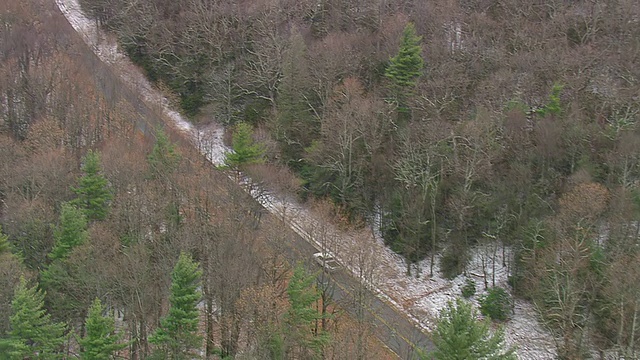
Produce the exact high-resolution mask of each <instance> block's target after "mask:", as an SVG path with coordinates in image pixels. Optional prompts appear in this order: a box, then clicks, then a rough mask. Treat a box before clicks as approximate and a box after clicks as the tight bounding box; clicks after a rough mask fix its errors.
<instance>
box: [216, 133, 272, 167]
mask: <svg viewBox="0 0 640 360" xmlns="http://www.w3.org/2000/svg"><path fill="white" fill-rule="evenodd" d="M252 133H253V131H252V129H251V125H249V124H247V123H243V122H241V123H238V124H237V125H236V131H235V133H234V134H233V143H232V144H233V152H230V153H227V154H226V159H225V161H224V162H225V164H226V165H227V166H229V167H231V168H237V167H238V166H240V165H244V164H255V163H259V162H261V161H262V156H263V155H264V149H263V148H262V146H260V144H256V143H254V141H253V139H252Z"/></svg>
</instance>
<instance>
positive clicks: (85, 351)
mask: <svg viewBox="0 0 640 360" xmlns="http://www.w3.org/2000/svg"><path fill="white" fill-rule="evenodd" d="M103 312H104V308H103V307H102V303H100V299H95V300H94V301H93V304H91V308H89V315H88V316H87V320H86V322H85V330H86V332H87V333H86V335H85V337H83V338H82V339H81V340H80V345H81V346H82V349H81V351H80V358H81V359H83V360H109V359H114V358H115V355H114V354H115V353H116V352H117V351H118V350H122V349H124V348H125V347H127V344H126V343H121V342H120V340H121V339H122V336H121V335H120V334H116V333H115V330H116V329H115V326H114V320H113V317H111V316H104V315H103Z"/></svg>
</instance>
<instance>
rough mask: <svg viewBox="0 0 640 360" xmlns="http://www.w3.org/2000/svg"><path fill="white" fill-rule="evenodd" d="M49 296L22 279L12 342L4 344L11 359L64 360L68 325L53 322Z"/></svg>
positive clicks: (16, 296)
mask: <svg viewBox="0 0 640 360" xmlns="http://www.w3.org/2000/svg"><path fill="white" fill-rule="evenodd" d="M44 297H45V294H44V293H43V292H42V291H40V290H37V289H36V287H35V286H34V287H28V286H27V281H26V280H25V279H24V278H20V283H19V284H18V286H17V287H16V290H15V293H14V297H13V301H12V302H11V316H10V317H9V325H10V327H11V330H10V331H9V337H8V339H4V340H2V344H1V345H0V349H5V350H6V352H7V355H8V358H9V359H47V360H48V359H62V358H63V357H64V356H63V351H62V344H63V343H64V340H65V339H64V331H65V325H64V324H60V323H53V322H51V316H50V315H49V314H47V312H46V310H45V309H44Z"/></svg>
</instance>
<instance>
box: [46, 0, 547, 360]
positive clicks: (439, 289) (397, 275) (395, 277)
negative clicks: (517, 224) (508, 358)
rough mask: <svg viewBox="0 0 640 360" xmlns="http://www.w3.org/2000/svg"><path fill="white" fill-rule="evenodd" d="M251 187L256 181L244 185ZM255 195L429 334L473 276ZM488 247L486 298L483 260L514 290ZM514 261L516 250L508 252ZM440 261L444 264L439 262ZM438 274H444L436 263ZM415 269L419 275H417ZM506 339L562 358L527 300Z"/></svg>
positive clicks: (144, 87) (525, 350)
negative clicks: (408, 261)
mask: <svg viewBox="0 0 640 360" xmlns="http://www.w3.org/2000/svg"><path fill="white" fill-rule="evenodd" d="M56 3H57V5H58V7H59V8H60V10H61V11H62V12H63V14H64V15H65V16H66V18H67V19H68V20H69V22H70V23H71V25H72V26H73V27H74V29H75V30H76V31H77V32H78V33H79V34H80V35H81V36H82V37H83V39H84V41H85V42H86V43H87V45H89V47H90V48H91V49H93V51H94V52H95V53H96V55H97V56H98V57H99V58H100V59H101V60H102V61H104V62H105V63H107V64H109V65H110V66H111V67H112V68H113V69H114V71H116V72H117V73H118V74H119V75H120V76H121V77H122V78H123V79H124V80H125V82H126V83H127V84H128V85H129V86H130V87H131V88H132V89H133V90H136V91H137V92H139V93H140V94H141V95H142V96H143V98H144V100H145V101H146V102H147V103H148V104H150V105H152V106H156V107H159V108H161V109H162V112H163V113H164V115H165V116H166V117H167V118H170V119H171V120H172V121H173V122H174V126H175V127H176V128H177V129H180V130H181V131H184V132H185V133H187V134H189V135H190V136H191V138H192V139H193V143H194V146H196V147H197V148H198V149H199V150H200V151H201V152H202V153H203V154H205V155H206V156H207V158H208V159H209V160H210V161H211V162H212V164H214V165H221V164H222V163H223V162H224V154H225V152H228V151H230V149H228V148H227V147H226V146H225V145H224V144H223V142H222V135H223V133H224V130H223V129H222V127H221V126H220V125H218V124H216V123H211V124H209V125H207V126H205V127H202V128H199V129H196V128H195V127H194V126H193V125H191V123H189V122H188V121H187V120H186V119H185V118H184V117H182V116H181V115H180V114H179V113H178V112H176V111H175V110H172V109H171V106H170V102H169V100H168V99H167V98H166V97H165V96H163V95H162V93H161V92H160V91H158V90H157V89H156V88H155V87H154V86H153V85H152V84H151V83H150V82H149V81H148V80H147V79H146V78H145V76H144V74H143V73H142V72H141V71H140V70H139V69H138V68H137V67H136V66H135V65H133V64H132V63H131V62H130V61H129V59H128V58H127V57H126V56H125V55H123V53H122V52H121V51H119V49H118V47H117V44H116V41H115V39H114V38H113V37H110V36H108V35H106V34H104V33H103V32H102V31H100V30H99V29H98V28H97V26H96V24H95V22H94V21H93V20H91V19H88V18H87V17H86V16H85V15H84V14H83V13H82V12H81V11H80V6H79V4H78V0H56ZM242 182H243V183H244V184H245V185H247V184H248V183H250V180H249V179H247V178H244V180H243V181H242ZM252 194H253V195H254V196H255V197H256V198H257V200H258V201H260V202H261V203H262V204H263V205H264V206H265V207H266V208H267V209H268V210H269V211H271V212H272V213H274V214H277V215H279V216H283V217H284V218H285V219H286V221H287V222H288V223H289V225H290V226H291V228H292V229H294V230H295V231H296V232H298V233H299V234H300V235H302V236H303V237H305V238H306V239H307V240H309V241H310V242H311V243H312V244H314V245H315V246H316V247H317V248H318V249H329V250H330V251H331V252H333V253H334V254H335V256H336V257H337V259H338V260H340V261H341V263H342V264H343V265H344V266H346V267H347V268H349V269H350V270H351V271H352V272H354V274H362V273H366V275H365V276H363V280H364V281H366V282H367V283H368V284H369V285H370V286H371V287H372V288H373V289H374V290H376V291H377V292H378V294H379V296H380V297H381V298H383V299H384V300H385V301H387V302H389V303H392V304H393V305H395V306H396V307H397V308H398V309H400V310H401V311H403V312H405V313H406V314H407V315H408V316H409V317H410V318H412V319H413V320H414V321H415V322H416V323H417V324H419V325H420V326H422V327H423V328H424V329H427V330H431V329H433V328H434V324H435V319H436V318H437V316H438V312H439V310H440V309H442V308H443V307H444V306H445V305H446V303H447V302H448V301H453V300H454V299H455V298H456V297H458V296H460V294H461V288H462V286H464V284H465V281H466V277H465V276H463V275H460V276H458V277H457V278H455V279H453V280H451V281H450V280H446V279H444V278H442V277H441V276H440V275H439V273H437V272H436V273H435V274H434V277H429V276H428V274H429V265H430V264H429V261H428V260H425V261H423V262H421V263H420V264H419V267H420V268H421V269H422V271H421V276H420V278H416V277H415V276H407V275H406V265H405V263H404V261H403V259H402V258H401V257H400V256H398V255H397V254H395V253H393V252H392V251H391V250H389V249H388V248H387V247H385V246H384V245H383V243H382V240H381V239H380V236H379V234H378V235H376V232H375V231H359V232H350V231H346V230H342V229H339V228H338V227H336V226H333V225H331V224H329V223H327V222H326V221H324V220H322V217H321V216H320V215H319V214H318V213H317V212H314V211H312V210H310V209H307V208H306V207H304V206H302V205H301V204H299V203H298V202H297V201H296V200H295V199H294V198H292V197H288V196H286V195H281V194H280V195H279V194H276V193H269V192H265V191H253V192H252ZM488 252H491V251H490V249H487V248H478V249H477V251H475V252H474V256H473V259H472V262H471V265H470V267H469V272H468V274H469V276H471V277H472V278H473V280H475V281H476V288H477V289H478V294H476V298H477V297H478V295H480V293H481V289H483V280H482V278H481V277H479V276H478V275H481V274H483V270H482V268H483V266H482V264H483V259H484V264H485V268H486V271H487V276H488V279H489V280H488V281H489V285H490V286H491V284H492V276H491V269H492V264H491V259H492V258H493V260H494V261H496V266H495V269H496V274H495V275H496V276H495V278H496V279H495V280H496V285H497V286H502V287H505V288H507V277H508V275H509V274H508V271H507V269H506V268H504V267H503V266H502V251H501V250H499V251H497V256H496V257H492V256H487V254H488ZM506 254H507V256H508V255H509V251H506ZM436 261H437V259H436ZM435 269H438V266H437V264H436V267H435ZM414 270H415V269H414ZM504 326H505V334H506V338H507V342H508V343H509V344H510V345H515V346H517V347H518V358H519V359H523V360H534V359H535V360H543V359H553V358H555V345H554V342H553V339H552V337H551V335H550V334H549V333H548V332H546V331H545V330H544V329H543V328H542V327H541V326H540V324H539V323H538V321H537V319H536V316H535V311H534V309H533V306H532V305H531V304H530V303H527V302H524V301H522V300H516V303H515V309H514V314H513V316H512V319H511V320H509V321H507V322H506V323H505V324H504Z"/></svg>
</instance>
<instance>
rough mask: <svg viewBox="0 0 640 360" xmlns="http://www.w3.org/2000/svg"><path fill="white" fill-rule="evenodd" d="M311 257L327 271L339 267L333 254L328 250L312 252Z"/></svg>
mask: <svg viewBox="0 0 640 360" xmlns="http://www.w3.org/2000/svg"><path fill="white" fill-rule="evenodd" d="M313 259H314V260H315V261H316V262H317V263H318V265H320V266H321V267H322V268H323V269H324V270H325V271H327V272H332V271H335V270H336V269H337V268H338V267H340V264H338V262H337V261H336V259H335V258H334V257H333V255H331V254H330V253H328V252H319V253H315V254H313Z"/></svg>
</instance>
